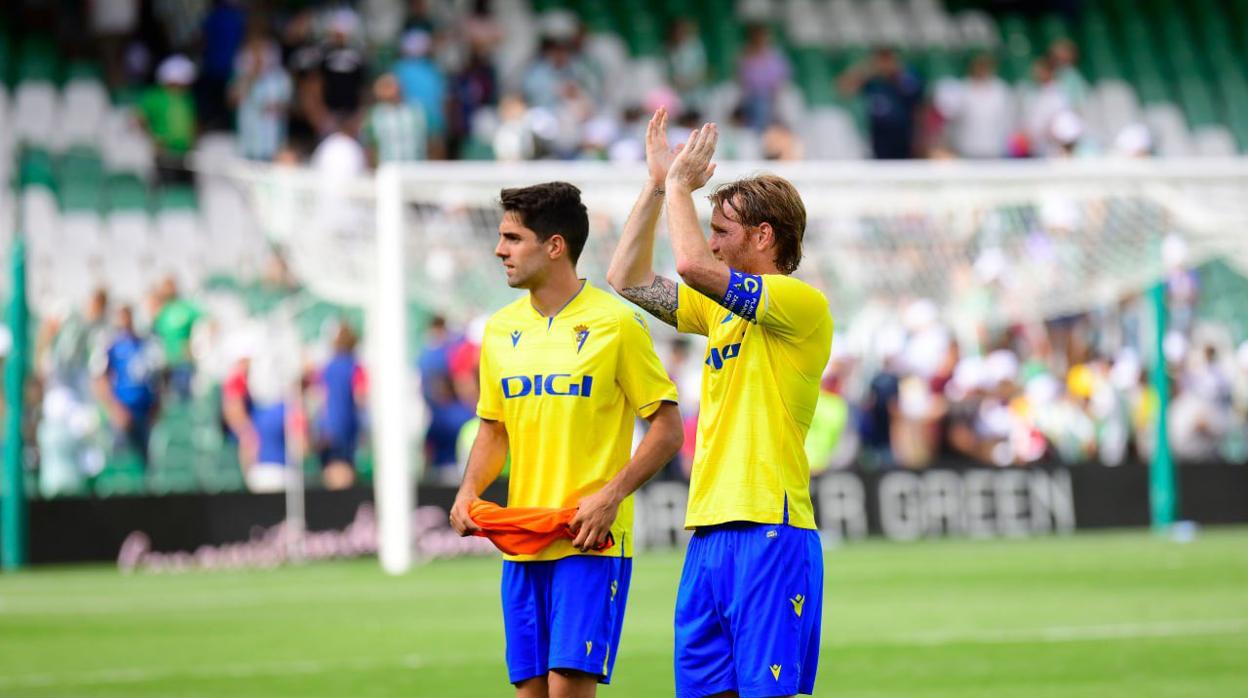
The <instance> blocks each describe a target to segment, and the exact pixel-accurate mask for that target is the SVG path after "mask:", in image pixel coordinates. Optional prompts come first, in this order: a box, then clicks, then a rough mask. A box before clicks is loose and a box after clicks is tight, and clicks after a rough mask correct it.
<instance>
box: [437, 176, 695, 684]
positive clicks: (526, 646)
mask: <svg viewBox="0 0 1248 698" xmlns="http://www.w3.org/2000/svg"><path fill="white" fill-rule="evenodd" d="M502 205H503V211H504V214H503V220H502V223H501V224H500V225H499V227H498V238H499V239H498V246H497V247H496V248H495V250H494V254H495V255H497V256H498V258H499V259H501V260H502V262H503V268H504V270H505V271H506V274H507V283H508V284H509V285H510V286H511V287H512V288H523V289H526V290H528V293H527V294H525V295H524V296H523V297H521V298H518V299H516V301H515V302H513V303H511V304H510V305H508V306H506V307H505V308H503V309H502V310H500V311H498V312H497V313H495V314H494V315H493V316H492V317H491V318H490V320H489V322H488V323H487V324H486V329H485V337H484V339H483V340H482V346H481V398H480V401H479V402H478V404H477V414H478V415H479V416H480V417H481V420H482V421H481V430H480V432H479V433H478V434H477V438H476V441H475V443H474V444H473V447H472V452H471V454H470V455H469V458H468V469H467V472H466V473H465V475H464V482H463V484H462V485H461V486H460V490H459V494H458V496H457V497H456V500H455V505H454V507H453V508H452V510H451V524H452V525H453V526H454V527H455V530H456V531H458V532H459V533H460V534H464V535H466V534H468V533H471V532H473V531H475V530H477V527H476V526H475V524H474V523H473V522H472V519H471V517H470V516H469V515H468V511H469V508H470V506H471V505H472V502H473V501H475V500H477V499H478V498H479V497H480V495H481V493H482V492H483V491H484V490H485V488H486V487H487V486H488V485H489V484H490V483H491V482H493V481H494V480H495V479H496V478H497V477H498V474H499V471H500V470H501V469H502V467H503V462H504V459H505V458H506V456H507V454H508V452H510V453H511V475H510V479H509V485H508V488H509V489H508V494H507V504H508V506H522V507H549V508H568V507H575V506H578V505H579V509H578V511H577V514H576V517H575V518H574V519H573V520H572V524H571V528H572V530H574V531H576V532H577V536H576V539H575V540H571V541H569V540H566V539H564V540H560V541H557V542H555V543H552V544H551V545H550V546H549V547H547V548H546V549H545V550H543V551H542V552H540V553H538V554H536V555H508V556H505V558H506V559H505V561H504V562H503V579H502V597H503V619H504V624H505V630H506V637H507V670H508V674H509V676H510V680H511V682H512V683H513V684H515V685H516V694H517V695H518V696H524V697H529V696H559V697H573V696H577V697H579V696H593V695H595V693H596V691H597V684H598V683H600V682H601V683H609V682H610V679H611V671H612V667H613V664H614V662H615V657H616V653H617V652H618V649H619V641H620V628H621V627H622V624H623V619H624V605H625V602H626V599H627V596H628V583H629V577H630V574H631V570H632V560H631V557H632V554H633V539H632V525H633V501H632V497H631V495H632V493H633V492H634V491H635V490H636V489H637V488H638V487H640V486H641V484H642V483H644V482H645V481H646V480H648V479H650V477H651V476H652V475H654V473H656V472H657V471H658V470H659V469H660V468H662V467H663V465H664V464H665V463H667V462H668V461H669V460H671V458H672V456H673V455H674V454H675V453H676V451H677V450H679V448H680V445H681V441H682V431H681V424H680V415H679V413H678V411H677V409H676V405H675V401H676V387H675V386H674V385H673V384H672V382H671V380H669V379H668V377H667V374H666V373H665V372H664V370H663V366H662V364H661V363H660V362H659V358H658V356H657V355H656V354H655V352H654V344H653V342H652V341H651V339H650V332H649V328H648V327H647V326H646V323H645V321H644V319H643V318H642V317H641V315H640V314H639V313H637V312H636V311H634V310H633V309H632V308H629V307H628V306H627V305H625V304H624V303H623V302H621V301H620V300H619V299H617V298H616V297H615V296H613V295H611V294H610V293H607V292H604V291H601V290H599V289H597V288H594V287H593V286H592V285H590V284H589V283H588V282H587V281H585V280H584V279H579V278H577V275H576V260H577V258H578V257H579V256H580V254H581V250H582V249H583V248H584V247H585V240H586V237H587V236H588V233H589V218H588V216H587V214H586V211H585V206H584V204H582V203H581V196H580V190H579V189H577V188H576V187H574V186H572V185H571V184H567V183H563V182H551V183H548V184H539V185H535V186H531V187H524V188H517V189H504V190H503V192H502ZM634 415H638V416H640V417H642V418H644V419H646V420H648V421H649V422H650V429H649V430H648V432H647V433H646V436H645V438H644V439H643V440H642V442H641V444H640V445H639V446H638V448H637V452H636V453H635V454H633V455H632V456H631V458H630V453H629V452H630V450H631V448H632V434H633V420H634ZM608 534H610V535H611V536H612V537H613V538H614V541H615V544H614V545H613V546H612V547H610V548H608V549H607V550H604V551H602V552H594V549H595V548H597V547H598V546H599V544H601V543H602V542H603V541H605V540H606V538H607V536H608Z"/></svg>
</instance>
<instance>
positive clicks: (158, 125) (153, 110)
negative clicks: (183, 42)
mask: <svg viewBox="0 0 1248 698" xmlns="http://www.w3.org/2000/svg"><path fill="white" fill-rule="evenodd" d="M156 81H157V83H158V84H157V85H156V86H154V87H151V88H148V89H147V91H145V92H144V93H143V96H142V97H141V98H140V99H139V116H140V117H141V118H142V120H143V123H144V125H146V127H147V130H148V132H149V133H151V135H152V140H153V141H155V143H156V166H157V169H158V170H159V173H160V179H161V181H162V182H189V181H190V179H191V178H190V173H189V172H187V169H186V154H187V153H188V152H190V150H191V148H192V147H193V146H194V144H195V101H194V99H193V98H192V96H191V92H190V89H189V88H190V86H191V83H193V82H194V81H195V64H194V63H192V62H191V59H189V58H187V57H186V56H183V55H182V54H175V55H173V56H170V57H168V58H166V59H165V60H164V61H163V62H161V64H160V67H159V68H157V70H156Z"/></svg>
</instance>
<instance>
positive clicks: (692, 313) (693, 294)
mask: <svg viewBox="0 0 1248 698" xmlns="http://www.w3.org/2000/svg"><path fill="white" fill-rule="evenodd" d="M718 308H719V304H718V303H716V302H715V301H714V300H711V299H710V298H709V297H707V296H705V295H703V294H702V293H701V292H700V291H698V290H697V289H695V288H693V287H692V286H689V285H688V284H677V285H676V329H677V330H678V331H680V332H689V333H691V334H700V335H706V334H708V333H709V332H710V328H711V322H712V319H711V318H712V317H713V316H714V315H715V313H716V311H717V309H718Z"/></svg>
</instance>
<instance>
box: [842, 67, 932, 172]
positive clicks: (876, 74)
mask: <svg viewBox="0 0 1248 698" xmlns="http://www.w3.org/2000/svg"><path fill="white" fill-rule="evenodd" d="M840 87H841V90H842V91H843V92H844V93H846V94H850V95H862V97H863V99H864V101H865V103H866V110H867V120H868V123H869V124H870V130H871V151H872V153H873V154H874V155H875V158H876V159H877V160H901V159H905V158H910V157H913V156H914V136H915V124H916V122H917V116H918V110H919V106H920V104H921V103H922V101H923V81H922V80H920V79H919V77H918V75H916V74H915V73H914V71H912V70H910V69H909V68H908V67H907V66H906V65H905V64H903V63H902V61H901V57H900V56H899V55H898V54H897V51H896V50H894V49H892V48H879V49H876V51H875V53H874V54H872V57H871V61H870V63H869V64H868V65H856V66H853V67H851V68H850V69H849V70H847V71H846V72H845V74H844V75H842V76H841V78H840Z"/></svg>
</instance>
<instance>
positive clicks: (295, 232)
mask: <svg viewBox="0 0 1248 698" xmlns="http://www.w3.org/2000/svg"><path fill="white" fill-rule="evenodd" d="M762 171H766V172H771V173H775V174H779V175H781V176H784V177H786V178H788V179H789V180H790V181H792V182H793V183H794V184H795V185H796V186H797V189H798V191H799V192H800V193H801V195H802V197H803V200H804V202H805V204H806V208H807V211H808V226H807V230H806V237H805V244H804V250H805V256H804V259H803V261H802V265H801V268H800V269H799V270H798V272H797V275H798V276H799V277H802V278H804V279H806V280H808V281H810V282H812V283H814V284H815V285H816V286H818V287H819V288H821V289H822V290H823V291H824V292H825V293H826V294H827V296H828V298H829V300H830V302H831V304H832V310H833V313H834V315H835V316H836V318H837V320H838V325H840V326H842V327H844V326H848V325H850V324H852V323H853V321H854V319H855V317H857V316H858V315H859V314H861V313H863V312H868V311H872V310H874V311H875V312H880V311H887V310H888V309H890V308H900V307H903V305H904V304H906V303H908V302H911V301H913V300H917V299H928V300H930V301H932V302H934V303H935V304H936V306H937V307H938V308H940V309H941V312H942V314H943V315H945V316H946V318H945V319H946V320H947V321H949V322H951V323H953V324H955V325H961V324H966V325H980V324H986V325H1001V324H1005V323H1013V322H1022V321H1028V320H1036V319H1043V318H1049V317H1056V316H1062V315H1069V314H1073V313H1078V312H1081V311H1085V310H1089V309H1092V308H1096V307H1101V306H1104V305H1105V304H1112V303H1115V302H1117V301H1119V300H1121V299H1122V298H1124V297H1126V296H1128V295H1131V294H1135V293H1138V292H1139V291H1141V290H1143V289H1144V288H1146V287H1147V286H1148V285H1149V284H1151V283H1153V282H1155V281H1157V280H1158V279H1159V278H1161V277H1162V276H1163V274H1164V271H1165V267H1166V264H1168V263H1175V262H1179V261H1181V262H1182V263H1183V264H1184V265H1185V266H1188V267H1191V266H1195V265H1196V264H1199V263H1201V262H1203V261H1207V260H1210V259H1213V258H1225V259H1226V260H1227V261H1228V262H1230V263H1231V264H1232V265H1233V266H1235V267H1237V268H1239V269H1241V270H1243V269H1245V268H1248V252H1245V248H1248V243H1245V242H1244V239H1245V237H1244V236H1245V231H1248V196H1245V193H1248V168H1244V167H1243V166H1242V165H1237V164H1233V163H1223V164H1222V165H1221V167H1220V168H1219V167H1218V166H1215V165H1213V164H1203V165H1202V164H1200V163H1191V164H1187V165H1184V166H1179V165H1176V164H1173V163H1169V164H1165V165H1163V164H1161V163H1159V162H1158V163H1105V162H1101V163H1095V164H1093V165H1081V164H1079V163H1069V164H1064V165H1063V164H1045V163H1028V164H1019V165H1009V164H997V165H983V166H976V165H973V164H953V165H946V164H929V163H917V164H912V165H897V166H892V165H882V164H880V165H869V164H867V165H863V164H860V165H856V166H854V165H841V164H837V165H819V164H815V163H804V164H801V165H794V166H788V167H782V166H780V165H778V164H776V165H775V166H767V167H763V166H748V165H741V164H738V163H726V164H725V165H721V167H720V170H719V172H718V173H717V176H716V179H715V180H714V181H712V182H711V184H710V185H709V186H708V188H707V189H706V190H704V191H702V192H698V194H697V199H698V205H699V209H700V211H701V213H702V215H703V217H704V219H709V215H710V206H709V202H707V201H706V197H705V194H707V193H709V191H710V189H712V188H713V187H714V186H715V184H717V183H719V182H726V181H730V180H732V179H735V178H737V177H742V176H749V175H751V174H755V173H758V172H762ZM397 176H398V177H399V178H400V185H399V186H398V188H397V191H398V192H400V197H401V205H400V209H399V210H401V217H402V218H401V220H402V231H403V235H402V239H403V245H404V249H402V250H401V254H402V255H403V256H404V264H405V268H406V274H407V278H406V288H407V294H408V301H409V303H411V304H412V305H413V306H414V307H421V308H425V309H429V310H432V311H436V312H439V313H443V314H446V315H449V316H451V317H455V318H459V319H464V320H466V319H468V318H471V317H473V316H477V315H480V314H485V313H489V312H492V311H494V310H496V309H497V308H499V307H501V306H502V305H503V304H505V303H506V302H508V301H509V300H510V299H512V298H514V297H515V291H513V290H511V289H509V288H508V287H507V286H506V283H505V281H504V276H503V273H502V270H501V266H500V264H499V262H498V260H496V259H495V258H494V255H493V250H494V246H495V243H496V241H497V227H498V223H499V220H500V218H501V215H502V212H501V210H500V208H499V205H498V197H499V191H500V189H502V188H504V187H512V186H522V185H525V184H533V183H538V182H543V181H551V180H565V181H570V182H572V183H573V184H576V185H577V186H579V187H580V188H581V190H582V197H583V200H584V201H585V203H586V205H587V207H588V209H589V216H590V234H589V241H588V243H587V245H586V249H585V251H584V253H583V255H582V258H581V261H580V264H579V270H580V272H581V274H582V275H583V276H585V277H587V278H589V279H591V280H592V281H594V282H595V283H598V284H600V285H602V284H604V283H605V281H604V276H605V272H606V268H607V266H608V264H609V262H610V258H611V253H612V251H613V249H614V247H615V244H616V242H617V241H618V239H619V235H620V231H621V230H622V228H623V225H624V222H625V220H626V219H627V217H628V213H629V210H630V209H631V207H632V205H633V203H634V201H635V200H636V197H637V194H638V192H639V191H640V189H641V185H642V182H644V181H645V173H644V170H643V169H641V168H638V167H630V166H624V167H619V166H608V165H603V164H598V163H547V162H542V163H527V164H524V165H496V164H428V165H412V166H407V167H405V168H404V169H402V170H401V171H399V172H398V174H397ZM238 178H239V180H240V181H241V182H242V183H243V185H244V189H245V190H246V191H247V192H248V194H249V197H248V200H249V203H250V206H251V207H252V210H253V212H254V215H255V216H256V217H257V219H258V220H259V222H260V225H261V228H262V229H263V230H264V231H265V233H266V234H267V235H268V236H269V237H270V238H271V239H272V240H274V241H275V242H277V243H280V244H281V245H282V246H283V247H284V248H285V250H286V252H287V255H288V257H289V261H290V264H291V266H292V268H293V270H294V272H295V273H296V275H297V276H298V277H299V278H300V279H301V281H302V282H303V283H304V284H305V285H306V286H307V287H308V288H310V289H311V290H312V291H313V292H315V293H318V294H320V295H323V296H324V297H326V298H327V299H329V300H332V301H335V302H339V303H345V304H353V305H360V306H364V307H368V306H369V305H370V303H371V302H372V296H371V294H372V293H373V290H374V288H375V287H374V285H373V280H374V279H375V276H376V274H375V269H376V264H377V260H378V259H379V251H378V249H377V247H376V241H377V236H376V230H377V225H378V210H379V207H380V206H382V205H383V202H382V201H381V200H380V199H379V197H378V196H377V188H376V187H375V186H374V182H373V181H372V180H360V181H326V180H324V179H318V178H317V177H316V176H314V175H313V174H311V173H306V172H296V171H289V170H274V169H267V168H259V169H247V170H240V171H239V175H238ZM658 238H659V240H658V244H657V245H656V254H655V265H656V268H657V271H659V272H660V273H666V274H669V275H670V274H674V262H673V260H672V257H671V253H670V246H669V245H668V244H666V230H665V226H664V224H663V223H662V221H660V224H659V232H658ZM1177 253H1181V254H1177ZM1176 254H1177V256H1178V257H1181V259H1176V258H1175V257H1176Z"/></svg>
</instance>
